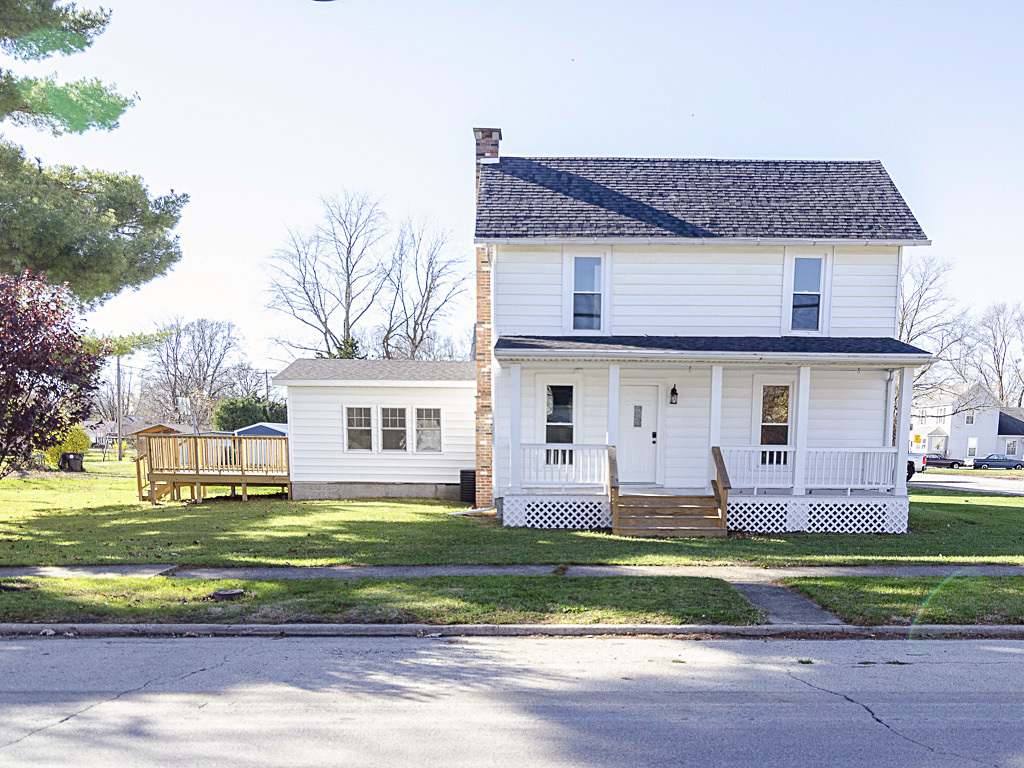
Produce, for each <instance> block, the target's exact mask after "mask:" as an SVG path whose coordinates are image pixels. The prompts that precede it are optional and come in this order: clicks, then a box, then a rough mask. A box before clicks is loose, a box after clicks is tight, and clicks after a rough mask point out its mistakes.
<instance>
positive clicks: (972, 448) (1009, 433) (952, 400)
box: [910, 385, 1024, 461]
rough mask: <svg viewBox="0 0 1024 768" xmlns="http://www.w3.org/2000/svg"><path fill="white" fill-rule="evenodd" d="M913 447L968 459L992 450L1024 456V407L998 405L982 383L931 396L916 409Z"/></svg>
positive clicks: (912, 430)
mask: <svg viewBox="0 0 1024 768" xmlns="http://www.w3.org/2000/svg"><path fill="white" fill-rule="evenodd" d="M910 450H911V451H913V452H915V453H926V452H927V453H933V452H934V453H941V454H943V455H944V456H946V457H948V458H957V459H965V460H968V461H970V460H971V459H974V458H978V457H981V456H987V455H988V454H990V453H998V454H1005V455H1007V456H1017V457H1021V458H1024V408H1008V407H1004V406H1001V405H999V400H998V399H997V398H995V397H994V396H993V395H992V394H991V393H990V392H989V391H988V390H987V389H985V388H984V387H982V386H981V385H975V386H972V387H970V388H968V389H966V390H965V391H964V392H963V393H961V394H957V393H950V394H948V395H945V396H934V397H931V398H929V399H928V400H927V401H925V402H923V403H920V404H918V405H916V406H915V408H914V414H913V417H912V418H911V423H910Z"/></svg>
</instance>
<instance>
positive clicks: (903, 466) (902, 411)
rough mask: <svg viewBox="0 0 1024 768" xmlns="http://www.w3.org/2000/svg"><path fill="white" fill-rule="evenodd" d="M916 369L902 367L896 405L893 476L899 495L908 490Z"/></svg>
mask: <svg viewBox="0 0 1024 768" xmlns="http://www.w3.org/2000/svg"><path fill="white" fill-rule="evenodd" d="M915 370H916V369H914V368H901V369H900V399H899V403H897V405H896V467H895V469H894V475H895V477H893V485H895V486H896V495H897V496H903V495H905V494H906V492H907V442H908V440H907V435H908V434H910V404H911V402H913V398H914V371H915Z"/></svg>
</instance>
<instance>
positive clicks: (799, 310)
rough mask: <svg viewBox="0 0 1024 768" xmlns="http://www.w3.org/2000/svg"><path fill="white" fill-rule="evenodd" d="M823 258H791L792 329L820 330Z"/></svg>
mask: <svg viewBox="0 0 1024 768" xmlns="http://www.w3.org/2000/svg"><path fill="white" fill-rule="evenodd" d="M823 262H824V259H822V258H821V257H804V256H798V257H796V258H795V259H793V314H792V324H791V325H790V328H791V329H792V330H794V331H820V330H821V295H822V277H823V275H824V271H825V270H824V269H823Z"/></svg>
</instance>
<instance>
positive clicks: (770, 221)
mask: <svg viewBox="0 0 1024 768" xmlns="http://www.w3.org/2000/svg"><path fill="white" fill-rule="evenodd" d="M474 133H475V136H476V156H477V209H476V244H477V312H478V316H477V355H478V357H477V363H478V375H479V383H478V404H479V407H478V411H477V433H478V441H477V451H478V453H477V476H476V477H477V506H478V507H483V506H488V505H490V504H492V503H496V504H497V505H498V506H499V507H500V508H501V509H502V513H503V519H504V522H505V524H506V525H531V526H537V527H567V528H588V527H607V526H612V527H613V529H615V530H618V529H620V528H622V530H623V532H634V533H636V534H637V535H680V534H682V535H686V532H687V531H690V532H694V528H695V527H696V526H700V525H709V524H712V525H713V524H715V523H713V522H712V523H708V520H709V519H710V518H711V517H712V514H711V513H710V512H709V509H710V507H711V506H712V505H716V504H718V505H719V507H720V508H721V507H727V524H728V528H729V529H738V530H748V531H790V530H801V531H851V532H868V531H871V532H903V531H906V529H907V512H908V507H909V505H908V499H907V490H906V465H907V456H906V454H907V444H906V441H905V440H899V441H897V444H896V445H894V444H893V439H892V434H893V431H892V426H891V425H892V424H893V418H894V413H893V407H894V405H893V404H894V401H895V396H894V387H895V385H896V382H897V381H911V380H912V379H913V374H914V370H915V369H916V367H917V366H919V365H922V364H924V363H925V362H927V361H929V360H930V359H931V356H930V354H929V353H928V352H926V351H924V350H921V349H917V348H915V347H912V346H909V345H907V344H904V343H902V342H900V341H898V340H896V338H895V336H896V328H897V305H898V287H899V279H900V268H901V259H902V253H903V249H904V248H905V247H908V246H916V245H928V244H929V241H928V240H927V238H926V236H925V234H924V232H923V231H922V229H921V227H920V225H919V224H918V222H917V221H916V219H915V218H914V216H913V214H912V213H911V211H910V209H909V208H908V207H907V205H906V203H905V202H904V200H903V198H902V197H901V196H900V194H899V191H898V190H897V189H896V187H895V185H894V184H893V182H892V180H891V179H890V178H889V176H888V174H887V173H886V171H885V169H884V168H883V166H882V165H881V163H879V162H877V161H865V162H859V161H857V162H847V161H839V162H832V161H774V160H766V161H757V160H754V161H747V160H737V161H732V160H685V159H684V160H671V159H643V158H572V157H559V158H528V157H501V158H499V152H498V145H499V141H500V139H501V132H500V131H499V130H498V129H476V130H475V131H474ZM901 390H902V395H901V397H900V402H899V404H898V408H897V413H896V414H895V417H896V419H897V424H898V431H897V434H900V435H905V434H907V433H908V429H909V421H910V396H911V388H910V387H902V388H901ZM612 447H614V448H615V449H616V451H615V453H617V462H616V464H617V467H616V466H615V464H613V463H612V462H611V461H610V456H611V453H612V452H611V451H610V450H609V449H610V448H612ZM714 448H718V449H720V452H721V455H722V457H723V459H724V464H725V466H726V469H727V473H728V476H729V480H730V481H731V486H732V490H731V493H730V494H729V495H728V498H727V501H725V496H724V494H721V493H719V491H721V490H722V489H721V488H717V489H716V488H715V486H714V485H713V484H712V480H714V479H716V477H717V475H718V474H719V473H718V470H717V467H716V464H715V463H714V462H713V458H712V457H713V450H712V449H714ZM616 468H617V479H618V484H617V487H616V483H615V482H614V480H615V474H614V470H615V469H616ZM712 493H714V495H713V496H712V495H711V494H712ZM694 508H695V509H694ZM623 509H626V510H627V512H628V514H626V517H628V518H630V524H629V526H628V527H629V528H630V529H631V530H630V531H627V530H626V528H627V526H626V525H624V524H620V523H621V521H622V519H623V518H622V515H623V512H622V510H623ZM638 509H639V510H643V509H650V510H651V512H650V513H649V514H648V515H646V517H645V514H644V513H643V512H638V511H637V510H638ZM687 509H690V512H687V513H686V515H683V512H685V511H686V510H687ZM672 510H678V511H679V517H678V518H677V520H676V523H674V524H673V525H672V526H659V525H658V524H657V522H652V523H650V525H649V526H647V527H646V528H644V525H645V524H644V523H643V522H642V518H643V519H646V520H648V521H650V520H653V519H655V518H656V517H657V515H662V516H665V517H670V513H671V512H672ZM721 511H722V510H721V509H719V514H720V512H721ZM720 517H721V515H720ZM698 518H699V519H698ZM638 520H639V521H640V522H637V521H638ZM680 521H681V522H680ZM718 524H719V525H722V522H721V519H720V518H719V523H718ZM723 527H724V525H723ZM638 528H643V530H642V531H637V529H638ZM669 528H672V530H669ZM722 532H724V530H723V531H722ZM697 533H698V534H699V531H698V532H697ZM708 535H710V534H708ZM716 535H718V534H717V533H716Z"/></svg>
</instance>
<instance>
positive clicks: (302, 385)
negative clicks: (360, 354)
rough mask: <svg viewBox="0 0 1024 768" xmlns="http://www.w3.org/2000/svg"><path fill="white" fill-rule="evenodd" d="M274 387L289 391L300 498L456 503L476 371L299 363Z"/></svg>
mask: <svg viewBox="0 0 1024 768" xmlns="http://www.w3.org/2000/svg"><path fill="white" fill-rule="evenodd" d="M274 384H275V385H276V386H279V387H285V388H286V389H287V398H288V436H289V464H290V471H291V480H292V495H293V497H294V498H296V499H348V498H396V497H425V498H438V499H458V498H459V473H460V471H461V470H471V469H473V462H474V449H473V410H474V407H475V406H474V394H475V388H476V373H475V365H474V363H464V362H433V361H430V362H427V361H424V362H420V361H395V360H296V361H295V362H294V363H292V364H291V365H289V366H288V367H287V368H285V369H284V370H283V371H281V373H279V374H278V375H277V376H275V377H274Z"/></svg>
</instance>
